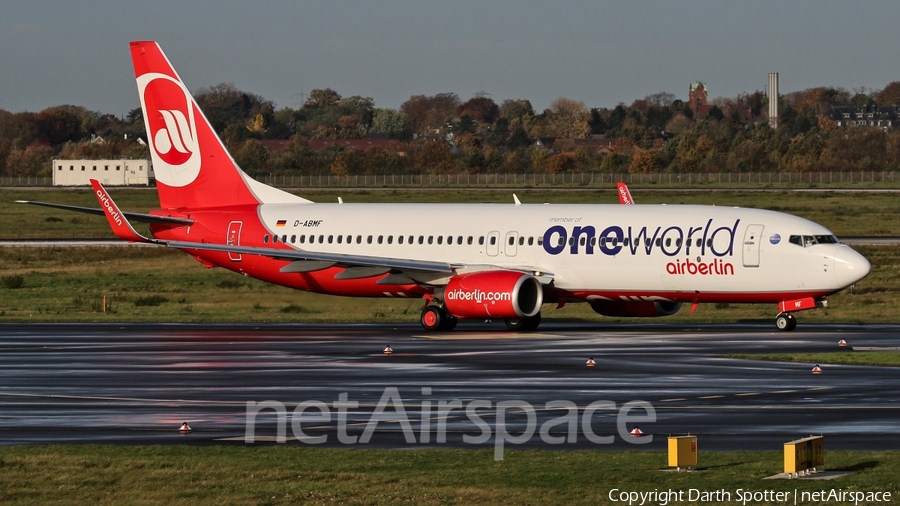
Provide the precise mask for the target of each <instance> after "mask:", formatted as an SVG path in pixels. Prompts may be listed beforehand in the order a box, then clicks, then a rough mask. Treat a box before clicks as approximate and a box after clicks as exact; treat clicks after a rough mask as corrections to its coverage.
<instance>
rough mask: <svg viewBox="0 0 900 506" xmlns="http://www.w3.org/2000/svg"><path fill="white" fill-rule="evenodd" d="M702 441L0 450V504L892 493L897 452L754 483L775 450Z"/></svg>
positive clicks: (897, 486) (561, 500)
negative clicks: (670, 466)
mask: <svg viewBox="0 0 900 506" xmlns="http://www.w3.org/2000/svg"><path fill="white" fill-rule="evenodd" d="M702 444H703V441H702V436H701V439H700V451H701V453H700V454H699V461H700V465H699V469H698V470H697V471H695V472H691V473H686V472H682V473H674V472H661V470H662V469H665V468H666V455H665V453H664V452H651V451H641V452H638V451H626V452H612V451H610V452H606V451H600V452H597V451H508V452H507V453H506V458H505V460H504V461H502V462H494V460H493V451H492V450H450V449H424V450H412V451H398V450H360V449H321V448H311V447H306V446H296V445H289V446H260V447H244V446H237V445H235V446H204V447H197V446H19V447H7V448H3V450H2V453H0V455H2V456H0V503H4V504H6V503H10V504H297V503H308V504H325V503H328V504H542V505H543V504H613V502H612V501H610V498H609V497H610V491H611V490H613V489H618V490H619V492H614V494H616V493H621V492H629V491H637V492H642V491H643V492H648V491H653V490H659V491H667V490H670V489H671V490H673V491H675V492H678V491H682V493H683V501H680V502H679V501H672V502H670V504H686V503H688V501H687V499H688V494H689V493H690V490H691V489H694V490H697V491H703V492H715V491H724V492H728V493H730V494H731V496H730V501H712V503H726V502H727V503H740V502H739V499H738V496H737V493H738V490H742V491H743V493H746V492H748V491H751V492H764V491H784V492H791V493H793V492H794V491H795V489H796V490H797V491H798V492H799V493H802V492H804V491H807V492H809V491H821V490H826V491H827V490H830V489H832V488H833V489H836V490H837V489H842V490H855V491H862V492H873V491H879V492H891V495H892V498H894V499H893V500H896V498H897V497H898V496H900V479H898V475H897V469H898V468H900V452H896V451H893V452H856V451H837V452H827V453H826V461H825V463H826V469H828V470H832V471H838V470H843V471H849V472H850V473H851V474H849V475H848V476H844V477H841V478H837V479H835V480H833V481H828V482H815V481H805V480H766V481H763V478H764V477H766V476H771V475H774V474H777V473H779V472H781V471H782V470H783V467H782V466H783V461H782V452H781V449H780V448H779V449H778V450H777V451H766V452H705V453H704V452H703V446H702ZM827 444H828V442H827V440H826V451H827ZM617 498H618V497H617ZM721 498H722V499H724V497H721ZM695 502H696V501H695ZM702 502H703V503H711V501H709V500H707V501H702ZM809 502H810V501H802V500H800V501H798V502H797V503H798V504H806V503H809ZM698 503H699V502H698ZM789 503H794V501H793V496H792V497H791V499H790V501H789ZM615 504H622V503H621V502H618V503H615ZM625 504H627V502H626V503H625ZM636 504H637V503H636ZM645 504H660V502H659V501H652V502H650V503H645ZM747 504H760V502H758V501H750V502H748V503H747Z"/></svg>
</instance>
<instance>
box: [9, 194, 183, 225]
mask: <svg viewBox="0 0 900 506" xmlns="http://www.w3.org/2000/svg"><path fill="white" fill-rule="evenodd" d="M16 203H17V204H31V205H34V206H44V207H54V208H56V209H65V210H66V211H75V212H79V213H87V214H96V215H97V216H105V214H106V212H105V211H104V210H103V209H97V208H95V207H82V206H70V205H67V204H54V203H52V202H35V201H33V200H17V201H16ZM121 214H122V216H125V217H126V218H128V219H129V220H131V221H137V222H140V223H164V224H167V225H185V226H186V225H191V224H193V223H194V220H191V219H187V218H172V217H170V216H155V215H152V214H144V213H125V212H123V213H121Z"/></svg>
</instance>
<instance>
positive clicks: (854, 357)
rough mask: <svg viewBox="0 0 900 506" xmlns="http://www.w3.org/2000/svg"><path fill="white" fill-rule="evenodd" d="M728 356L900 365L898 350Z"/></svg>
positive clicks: (736, 355)
mask: <svg viewBox="0 0 900 506" xmlns="http://www.w3.org/2000/svg"><path fill="white" fill-rule="evenodd" d="M725 357H726V358H745V359H750V360H775V361H778V362H806V363H810V364H843V365H877V366H888V367H900V352H896V351H843V350H841V349H840V348H837V349H836V350H835V351H834V352H832V353H760V354H732V355H725Z"/></svg>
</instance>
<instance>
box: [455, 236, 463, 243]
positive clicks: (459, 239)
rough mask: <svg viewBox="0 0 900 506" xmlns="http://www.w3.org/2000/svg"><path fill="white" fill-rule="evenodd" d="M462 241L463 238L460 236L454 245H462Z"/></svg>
mask: <svg viewBox="0 0 900 506" xmlns="http://www.w3.org/2000/svg"><path fill="white" fill-rule="evenodd" d="M462 241H463V237H462V236H459V237H457V238H456V244H462Z"/></svg>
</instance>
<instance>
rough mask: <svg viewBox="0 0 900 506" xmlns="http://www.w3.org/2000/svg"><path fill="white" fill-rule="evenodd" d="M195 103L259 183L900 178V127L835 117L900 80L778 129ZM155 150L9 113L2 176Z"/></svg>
mask: <svg viewBox="0 0 900 506" xmlns="http://www.w3.org/2000/svg"><path fill="white" fill-rule="evenodd" d="M194 96H195V99H196V101H197V103H198V105H199V107H200V108H201V110H202V111H203V113H204V114H205V115H206V117H207V118H208V119H209V121H210V122H211V123H212V126H213V128H215V130H216V131H217V132H219V135H220V136H221V138H222V140H223V142H224V143H225V144H226V146H227V147H228V149H229V150H230V151H231V153H232V154H233V156H234V158H235V160H236V161H237V162H238V163H239V164H240V166H241V167H242V168H243V169H244V170H245V171H247V172H248V173H250V174H251V175H290V174H331V175H338V176H346V175H354V174H446V173H559V172H626V171H627V172H633V173H637V172H640V173H655V172H770V171H791V172H804V171H858V170H879V171H881V170H889V171H892V170H898V169H900V128H895V129H884V128H879V127H873V126H854V127H839V126H838V125H837V124H836V123H835V122H834V121H832V120H830V119H828V118H827V117H826V116H824V113H826V112H827V111H828V110H829V109H830V108H832V107H836V106H856V107H869V108H875V107H882V108H890V107H894V106H900V81H897V82H893V83H891V84H889V85H888V86H886V87H885V88H884V89H882V90H866V89H858V90H854V91H853V92H849V91H847V90H844V89H842V88H829V87H818V88H810V89H807V90H803V91H799V92H794V93H790V94H787V95H783V96H779V97H778V100H779V110H780V118H779V123H778V127H777V128H772V127H771V126H770V125H769V121H768V118H767V117H766V114H765V112H766V110H767V106H768V100H769V98H768V97H766V96H765V94H763V93H761V92H759V91H755V92H753V93H742V94H740V95H738V96H736V97H731V98H723V97H720V98H716V99H714V100H712V101H711V103H712V107H710V108H709V109H708V114H707V115H706V116H705V117H703V118H696V117H694V114H693V112H692V109H691V107H689V104H687V103H686V102H684V101H682V100H679V99H676V98H675V95H674V94H672V93H665V92H663V93H656V94H653V95H649V96H647V97H644V98H642V99H638V100H635V101H633V102H632V103H631V104H630V105H625V104H624V103H620V104H619V105H617V106H616V107H614V108H611V109H609V108H589V107H588V106H587V105H586V104H585V103H584V102H582V101H578V100H573V99H569V98H564V97H561V98H558V99H556V100H554V101H553V102H552V103H551V104H550V107H549V108H547V109H545V110H543V111H535V110H534V107H533V106H532V104H531V102H530V101H529V100H527V99H508V100H503V101H502V102H501V103H499V104H498V103H496V102H495V101H494V100H493V99H491V98H490V97H489V96H486V95H484V94H479V95H476V96H474V97H472V98H470V99H468V100H465V101H464V100H462V99H461V98H460V97H459V96H458V95H456V94H455V93H438V94H436V95H431V96H426V95H414V96H412V97H410V98H409V100H407V101H406V102H404V103H403V104H402V105H401V106H400V108H399V109H390V108H378V107H376V106H375V101H374V100H373V99H372V98H370V97H361V96H350V97H344V96H342V95H340V94H339V93H338V92H337V91H335V90H333V89H331V88H325V89H315V90H312V91H311V92H310V94H309V97H308V98H307V99H306V101H305V102H304V103H303V104H302V105H301V106H300V107H299V108H296V109H294V108H291V107H283V108H280V109H277V108H276V107H275V104H274V103H273V102H271V101H269V100H266V99H265V98H263V97H261V96H259V95H256V94H253V93H249V92H246V91H242V90H239V89H237V88H236V87H235V86H234V85H232V84H219V85H215V86H211V87H209V88H202V89H200V90H197V91H196V93H195V94H194ZM365 138H370V139H371V138H378V139H394V140H395V142H392V143H390V144H388V145H379V146H375V147H370V148H368V149H350V148H347V147H345V146H341V145H339V144H332V145H330V146H328V147H327V148H325V149H321V150H314V149H313V148H312V147H311V145H310V140H316V139H365ZM589 138H590V139H605V141H603V142H601V144H603V145H604V146H605V148H604V149H602V150H599V151H598V150H597V149H596V146H597V145H598V144H597V143H595V144H594V145H593V147H591V146H588V145H586V144H584V143H577V142H571V141H569V140H572V139H589ZM145 139H146V132H145V131H144V121H143V117H142V112H141V109H140V108H137V109H134V110H132V111H130V112H129V113H128V115H127V116H125V117H117V116H115V115H111V114H103V113H100V112H96V111H90V110H87V109H85V108H84V107H79V106H73V105H62V106H54V107H49V108H47V109H44V110H43V111H40V112H37V113H33V112H20V113H11V112H9V111H5V110H2V109H0V176H48V175H50V169H51V167H50V160H51V159H53V158H67V159H79V158H85V159H91V158H95V159H96V158H119V157H125V158H149V151H148V148H147V146H146V143H145ZM271 139H287V140H288V141H287V142H286V143H285V144H284V146H283V149H280V150H270V149H267V148H266V147H264V146H263V144H261V143H260V141H263V140H271ZM556 139H564V140H567V141H569V142H563V141H557V142H554V140H556ZM539 141H541V142H539ZM550 146H552V147H553V149H550Z"/></svg>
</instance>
